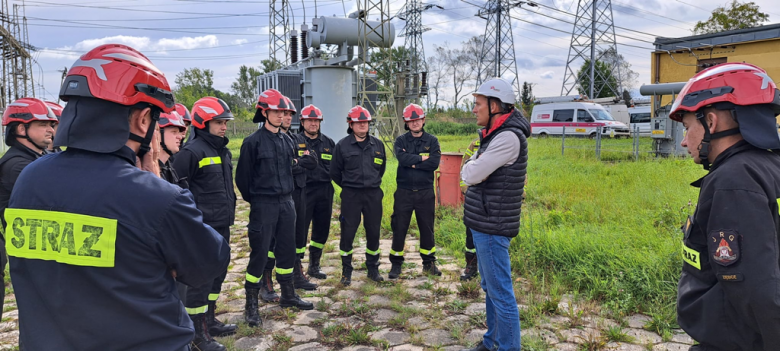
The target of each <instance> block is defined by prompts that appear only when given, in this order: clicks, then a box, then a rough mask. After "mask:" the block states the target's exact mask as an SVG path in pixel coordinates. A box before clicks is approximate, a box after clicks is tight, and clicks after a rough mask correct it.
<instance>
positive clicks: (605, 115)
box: [588, 109, 615, 121]
mask: <svg viewBox="0 0 780 351" xmlns="http://www.w3.org/2000/svg"><path fill="white" fill-rule="evenodd" d="M588 111H590V113H591V114H592V115H593V117H595V118H596V119H597V120H599V121H614V120H615V119H614V118H612V116H610V115H609V112H607V111H604V110H599V109H592V110H588Z"/></svg>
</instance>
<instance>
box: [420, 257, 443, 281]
mask: <svg viewBox="0 0 780 351" xmlns="http://www.w3.org/2000/svg"><path fill="white" fill-rule="evenodd" d="M422 271H423V274H430V275H435V276H437V277H441V271H440V270H439V269H438V268H436V261H433V262H428V263H423V270H422Z"/></svg>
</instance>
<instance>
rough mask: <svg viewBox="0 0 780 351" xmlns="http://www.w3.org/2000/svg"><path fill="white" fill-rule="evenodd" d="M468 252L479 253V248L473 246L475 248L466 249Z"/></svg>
mask: <svg viewBox="0 0 780 351" xmlns="http://www.w3.org/2000/svg"><path fill="white" fill-rule="evenodd" d="M466 252H470V253H477V249H476V248H473V249H466Z"/></svg>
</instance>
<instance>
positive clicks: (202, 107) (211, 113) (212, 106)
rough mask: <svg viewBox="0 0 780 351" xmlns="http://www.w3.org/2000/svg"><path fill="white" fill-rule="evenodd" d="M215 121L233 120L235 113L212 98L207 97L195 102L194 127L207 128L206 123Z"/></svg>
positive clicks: (193, 111)
mask: <svg viewBox="0 0 780 351" xmlns="http://www.w3.org/2000/svg"><path fill="white" fill-rule="evenodd" d="M213 119H226V120H229V121H232V120H233V113H231V112H230V107H228V105H227V104H226V103H225V102H224V101H222V99H217V98H215V97H212V96H207V97H204V98H201V99H200V100H198V101H195V105H192V125H194V126H195V128H198V129H204V128H206V122H208V121H211V120H213Z"/></svg>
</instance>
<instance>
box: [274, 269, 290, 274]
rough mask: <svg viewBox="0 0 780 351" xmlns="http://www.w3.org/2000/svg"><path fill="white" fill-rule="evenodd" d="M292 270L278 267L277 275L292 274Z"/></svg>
mask: <svg viewBox="0 0 780 351" xmlns="http://www.w3.org/2000/svg"><path fill="white" fill-rule="evenodd" d="M292 272H293V269H292V268H279V267H276V274H292Z"/></svg>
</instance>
